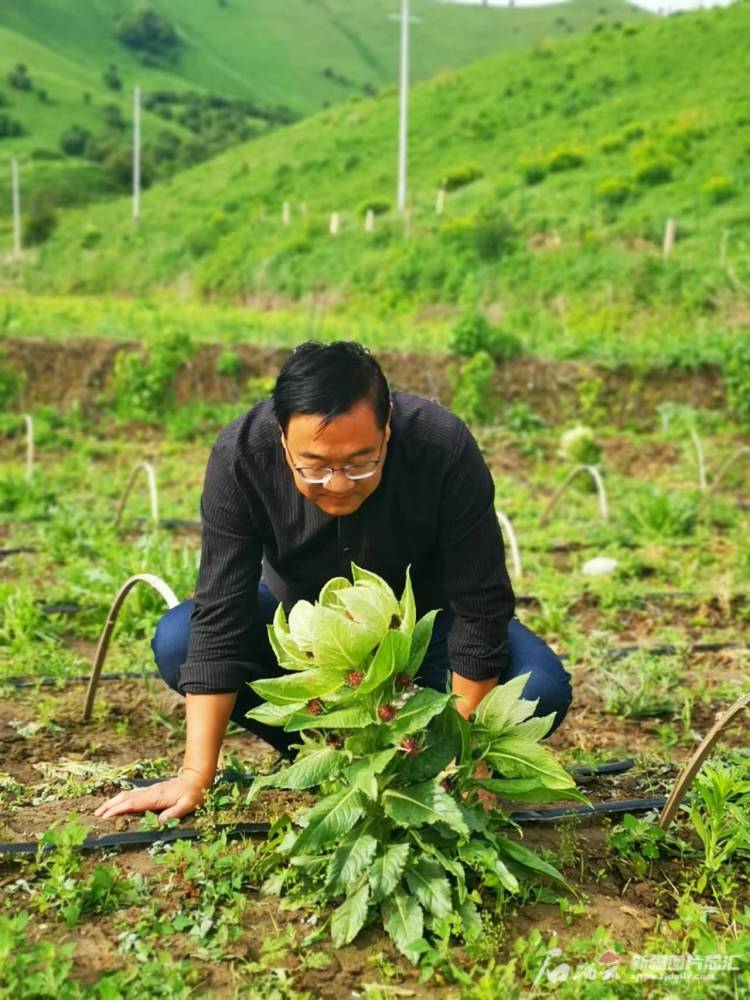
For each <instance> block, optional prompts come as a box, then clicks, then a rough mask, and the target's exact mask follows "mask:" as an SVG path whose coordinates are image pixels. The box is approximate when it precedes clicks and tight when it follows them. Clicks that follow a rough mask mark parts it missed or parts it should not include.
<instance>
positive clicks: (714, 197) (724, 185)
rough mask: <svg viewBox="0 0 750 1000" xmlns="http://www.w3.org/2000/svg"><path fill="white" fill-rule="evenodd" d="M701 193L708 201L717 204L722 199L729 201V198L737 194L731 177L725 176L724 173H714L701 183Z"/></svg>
mask: <svg viewBox="0 0 750 1000" xmlns="http://www.w3.org/2000/svg"><path fill="white" fill-rule="evenodd" d="M703 193H704V194H705V195H706V197H707V198H708V200H709V201H712V202H713V203H714V204H715V205H718V204H720V203H721V202H723V201H729V199H730V198H734V196H735V195H736V194H737V188H736V186H735V183H734V181H733V180H732V178H731V177H727V176H726V175H725V174H714V176H713V177H709V178H708V180H707V181H706V183H705V184H704V185H703Z"/></svg>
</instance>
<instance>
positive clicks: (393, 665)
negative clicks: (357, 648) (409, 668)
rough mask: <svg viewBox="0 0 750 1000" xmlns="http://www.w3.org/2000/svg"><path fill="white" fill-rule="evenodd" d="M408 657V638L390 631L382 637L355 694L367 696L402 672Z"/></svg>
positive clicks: (392, 630) (401, 633)
mask: <svg viewBox="0 0 750 1000" xmlns="http://www.w3.org/2000/svg"><path fill="white" fill-rule="evenodd" d="M408 657H409V636H408V635H406V633H405V632H398V631H396V630H395V629H391V630H390V631H388V632H387V633H386V635H385V636H384V637H383V640H382V642H381V643H380V645H379V646H378V649H377V652H376V653H375V656H374V657H373V660H372V663H371V664H370V666H369V668H368V670H367V673H366V674H365V679H364V680H363V681H362V683H361V684H360V686H359V687H358V688H357V689H356V690H357V694H359V695H363V694H369V693H370V692H371V691H375V690H376V688H379V687H380V685H381V684H384V683H385V681H387V680H388V679H389V678H390V677H393V675H394V674H396V673H398V672H399V671H400V670H404V669H405V667H406V664H407V662H408Z"/></svg>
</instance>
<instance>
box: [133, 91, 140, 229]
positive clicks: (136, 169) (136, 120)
mask: <svg viewBox="0 0 750 1000" xmlns="http://www.w3.org/2000/svg"><path fill="white" fill-rule="evenodd" d="M140 217H141V88H140V87H136V88H135V90H134V91H133V222H138V221H139V219H140Z"/></svg>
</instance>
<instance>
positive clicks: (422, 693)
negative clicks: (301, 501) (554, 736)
mask: <svg viewBox="0 0 750 1000" xmlns="http://www.w3.org/2000/svg"><path fill="white" fill-rule="evenodd" d="M436 614H437V612H436V611H431V612H430V613H429V614H427V615H425V616H424V617H423V618H420V619H419V620H417V618H416V608H415V604H414V596H413V593H412V587H411V582H410V579H409V574H408V572H407V578H406V587H405V589H404V593H403V595H402V597H401V599H400V600H398V599H397V598H396V596H395V595H394V593H393V591H392V590H391V588H390V587H389V586H388V584H386V583H385V581H383V580H382V579H381V578H380V577H378V576H377V575H375V574H374V573H371V572H368V571H367V570H364V569H361V568H360V567H358V566H355V565H353V566H352V580H351V581H350V580H347V579H345V578H343V577H340V578H336V579H333V580H331V581H329V583H327V584H326V586H325V587H324V588H323V590H322V591H321V593H320V596H319V599H318V601H317V602H316V603H315V604H311V603H310V602H307V601H300V602H299V603H297V604H296V605H295V606H294V607H293V608H292V610H291V612H290V614H289V618H288V619H287V617H286V615H285V613H284V610H283V608H282V607H281V606H280V607H279V609H278V610H277V612H276V616H275V618H274V621H273V624H272V625H270V626H269V635H270V639H271V643H272V645H273V648H274V650H275V652H276V655H277V657H278V660H279V663H280V664H281V666H282V667H285V668H286V669H287V671H288V672H287V673H286V674H285V675H284V676H282V677H279V678H273V679H269V680H260V681H256V682H255V683H254V684H253V685H252V687H253V689H254V690H255V691H256V693H257V694H259V695H260V696H261V697H262V698H263V699H265V703H264V704H262V705H260V706H259V707H257V708H255V709H253V710H252V711H251V712H250V713H249V715H250V717H251V718H253V719H255V720H257V721H259V722H264V723H267V724H269V725H276V726H283V728H284V729H285V730H286V731H287V732H291V733H299V734H300V739H299V751H298V754H297V756H296V758H295V760H294V762H293V763H292V764H290V765H288V766H286V767H284V768H283V769H281V770H279V771H277V772H275V773H273V774H270V775H266V776H264V777H261V778H257V779H256V781H255V782H254V785H253V788H252V791H251V793H250V797H251V799H252V798H255V797H257V796H258V795H260V794H261V793H262V792H263V790H264V789H268V788H274V789H289V790H294V791H300V790H303V789H306V790H314V789H317V790H318V793H319V797H318V799H317V801H316V802H315V804H314V805H312V806H311V807H309V808H305V809H302V810H301V811H300V812H299V813H298V814H297V815H296V816H295V818H294V822H291V821H289V820H286V821H282V822H280V823H279V824H278V825H277V828H276V832H275V836H274V837H272V839H271V841H270V843H269V850H268V853H267V855H266V857H265V859H264V861H263V863H262V868H263V872H264V875H265V876H266V880H265V883H264V889H265V891H267V892H272V893H278V894H280V895H284V896H287V897H291V899H292V900H294V901H297V902H300V903H304V902H310V903H313V904H318V905H333V906H334V909H333V913H332V916H331V935H332V938H333V943H334V945H335V946H336V947H340V946H343V945H346V944H348V943H349V942H351V941H353V940H354V938H355V937H356V936H357V934H358V933H359V931H360V930H361V929H362V928H363V927H364V926H365V925H367V924H369V923H370V922H372V921H375V920H377V919H380V920H381V921H382V924H383V926H384V928H385V930H386V931H387V933H388V934H389V935H390V936H391V938H392V939H393V941H394V942H395V944H396V946H397V947H398V948H399V950H400V951H401V952H402V953H403V954H404V955H406V956H407V957H408V958H409V959H411V960H412V961H416V960H417V959H418V956H419V954H420V951H422V950H424V949H425V948H426V947H427V945H426V943H425V940H426V939H427V938H429V937H431V936H446V935H455V936H456V937H458V938H460V939H463V940H464V941H471V940H472V939H474V938H476V937H477V936H478V935H479V934H480V932H481V919H480V913H479V909H478V904H479V903H480V901H481V895H480V889H482V890H485V891H486V890H491V891H493V892H501V891H502V892H508V893H516V892H518V891H519V888H520V884H521V882H522V881H523V880H528V879H538V878H546V879H552V880H556V881H558V882H561V881H562V876H561V875H560V873H559V872H558V871H557V870H556V869H555V868H554V867H553V866H552V865H550V864H548V863H547V862H546V861H544V860H543V859H542V858H540V857H538V856H537V855H535V854H534V853H533V852H532V851H530V850H529V849H527V848H526V847H524V846H523V845H522V844H521V843H519V842H518V840H516V839H512V838H510V837H507V836H505V835H504V834H502V833H501V832H499V831H500V830H501V829H502V828H503V827H507V826H508V825H509V820H508V817H507V812H506V811H505V808H504V807H503V806H500V805H499V804H498V805H497V807H495V808H492V809H490V810H489V811H488V806H487V801H486V797H487V793H488V792H490V793H493V794H494V795H496V796H501V797H502V799H503V800H507V801H521V802H548V801H553V800H558V799H566V800H571V799H577V800H581V799H582V797H581V796H580V794H579V793H578V792H577V791H576V789H575V786H574V782H573V780H572V778H571V777H570V775H569V774H568V773H567V772H566V771H565V770H564V769H563V768H562V767H561V766H560V764H559V763H558V762H557V760H556V759H555V757H554V756H553V754H552V753H551V751H549V750H548V749H546V748H544V747H542V746H540V745H539V740H541V739H542V737H544V736H545V735H546V733H547V732H548V731H549V729H550V726H551V725H552V721H553V716H552V715H549V716H546V717H544V718H537V717H534V715H533V713H534V710H535V708H536V704H537V702H536V701H528V700H526V699H524V698H522V697H521V692H522V690H523V687H524V684H525V682H526V680H527V677H528V674H526V675H524V676H522V677H517V678H514V679H513V680H511V681H509V682H508V683H506V684H502V685H499V686H498V687H496V688H495V689H494V690H493V691H492V692H491V693H490V694H488V695H487V697H485V698H484V700H483V701H482V702H481V704H480V705H479V707H478V708H477V711H476V713H475V715H474V717H473V720H472V721H471V722H467V721H466V720H464V719H463V718H462V716H461V715H460V714H459V713H458V711H457V710H456V708H455V706H454V700H455V699H454V696H453V695H451V694H448V693H443V692H440V691H434V690H432V689H429V688H420V687H418V686H417V685H416V684H415V683H414V677H415V675H416V674H417V672H418V670H419V667H420V665H421V663H422V660H423V659H424V656H425V653H426V651H427V647H428V644H429V641H430V636H431V634H432V627H433V622H434V619H435V615H436ZM481 761H484V762H485V763H486V764H487V766H488V767H489V769H490V771H491V772H492V777H488V778H480V777H478V776H477V774H476V771H477V767H478V765H479V763H480V762H481ZM584 801H585V800H584Z"/></svg>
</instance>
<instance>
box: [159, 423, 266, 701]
mask: <svg viewBox="0 0 750 1000" xmlns="http://www.w3.org/2000/svg"><path fill="white" fill-rule="evenodd" d="M201 521H202V523H203V538H202V547H201V560H200V569H199V572H198V583H197V587H196V592H195V607H194V609H193V612H192V614H191V617H190V643H189V646H188V654H187V660H186V661H185V663H184V664H183V666H182V667H181V668H180V673H179V678H178V688H179V690H180V692H182V693H183V694H185V693H192V694H218V693H221V692H229V691H239V690H240V688H241V687H242V684H243V683H245V682H246V680H247V673H248V666H249V664H250V663H252V650H251V649H250V642H249V632H250V623H251V621H252V617H253V613H254V611H255V607H256V604H257V600H258V583H259V581H260V576H261V563H262V557H263V544H262V541H261V539H260V537H259V535H258V532H257V530H256V529H255V526H254V524H253V519H252V514H251V510H250V507H249V505H248V502H247V499H246V498H245V496H244V495H243V493H242V491H241V490H240V487H239V484H238V483H237V479H236V475H235V472H234V469H233V466H232V462H231V460H230V459H229V456H228V455H227V454H226V452H225V449H224V448H223V447H222V445H221V441H219V442H217V444H216V445H215V446H214V449H213V451H212V452H211V456H210V458H209V460H208V466H207V468H206V477H205V481H204V486H203V495H202V497H201Z"/></svg>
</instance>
